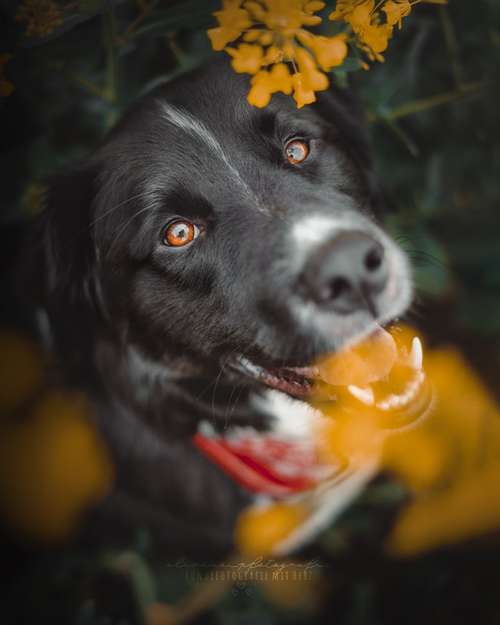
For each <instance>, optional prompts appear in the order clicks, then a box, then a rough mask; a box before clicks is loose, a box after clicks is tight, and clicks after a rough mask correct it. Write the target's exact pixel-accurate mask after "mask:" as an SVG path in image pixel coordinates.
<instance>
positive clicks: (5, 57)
mask: <svg viewBox="0 0 500 625" xmlns="http://www.w3.org/2000/svg"><path fill="white" fill-rule="evenodd" d="M11 58H12V55H11V54H0V97H4V98H5V97H7V96H9V95H10V94H11V93H12V92H13V91H14V85H13V84H12V83H11V82H10V80H7V78H5V74H4V67H5V65H6V64H7V63H8V62H9V61H10V59H11Z"/></svg>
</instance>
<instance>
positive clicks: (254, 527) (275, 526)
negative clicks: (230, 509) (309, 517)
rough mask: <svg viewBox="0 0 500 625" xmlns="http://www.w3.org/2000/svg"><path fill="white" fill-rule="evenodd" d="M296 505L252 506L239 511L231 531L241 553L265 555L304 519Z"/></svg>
mask: <svg viewBox="0 0 500 625" xmlns="http://www.w3.org/2000/svg"><path fill="white" fill-rule="evenodd" d="M304 516H305V512H304V511H303V510H302V508H301V507H300V506H299V505H296V504H295V505H294V504H286V503H275V504H270V505H267V506H265V507H261V506H252V507H250V508H247V509H246V510H244V511H243V512H242V514H241V515H240V517H239V519H238V523H237V526H236V530H235V541H236V544H237V546H238V547H239V549H240V551H241V553H242V554H243V555H245V556H249V557H257V556H268V555H271V554H272V553H273V550H274V547H275V546H276V545H277V544H278V543H279V542H280V541H281V540H283V539H285V538H286V537H287V536H288V535H289V534H290V533H291V532H292V531H293V530H294V529H296V528H297V527H298V526H299V525H300V524H301V523H302V521H303V520H304Z"/></svg>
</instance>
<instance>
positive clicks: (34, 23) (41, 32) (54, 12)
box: [16, 0, 63, 37]
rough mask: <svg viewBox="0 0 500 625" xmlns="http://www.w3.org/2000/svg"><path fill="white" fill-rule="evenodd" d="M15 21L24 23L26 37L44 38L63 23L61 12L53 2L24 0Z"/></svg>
mask: <svg viewBox="0 0 500 625" xmlns="http://www.w3.org/2000/svg"><path fill="white" fill-rule="evenodd" d="M16 21H18V22H26V35H27V36H28V37H46V36H47V35H50V33H51V32H53V31H54V30H55V29H56V28H58V27H59V26H60V25H61V24H62V23H63V12H62V9H61V8H60V7H59V6H58V5H57V3H56V2H54V1H53V0H24V1H23V2H22V4H21V5H20V7H19V10H18V11H17V14H16Z"/></svg>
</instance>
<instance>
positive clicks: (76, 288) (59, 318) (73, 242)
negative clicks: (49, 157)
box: [20, 165, 101, 362]
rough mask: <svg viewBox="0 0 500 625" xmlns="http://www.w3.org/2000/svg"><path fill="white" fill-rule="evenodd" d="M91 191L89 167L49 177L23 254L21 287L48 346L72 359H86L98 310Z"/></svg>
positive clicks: (94, 182) (93, 193)
mask: <svg viewBox="0 0 500 625" xmlns="http://www.w3.org/2000/svg"><path fill="white" fill-rule="evenodd" d="M96 193H97V176H96V170H95V168H93V167H91V166H87V165H86V166H82V167H80V168H78V169H74V170H72V171H70V172H66V173H63V174H60V175H58V176H55V177H53V178H52V179H50V180H49V181H48V184H47V191H46V194H45V198H44V208H43V211H42V213H41V214H40V215H39V216H38V218H37V219H36V221H35V223H34V224H33V226H32V229H31V232H30V236H29V238H28V244H27V245H26V247H25V248H24V251H23V253H22V261H21V262H22V269H21V271H22V273H21V281H22V283H21V284H20V287H21V289H22V290H23V291H24V295H28V299H29V301H30V304H31V306H30V308H31V309H32V310H33V309H35V310H36V311H37V314H38V316H39V317H40V316H42V317H43V318H44V319H45V320H46V321H45V325H46V329H45V331H46V332H47V333H49V334H50V341H51V342H52V343H53V347H55V348H56V351H58V352H59V353H61V354H62V355H67V356H68V358H70V359H71V361H72V362H73V361H75V359H77V360H78V361H80V360H81V359H82V358H85V355H86V350H88V348H89V341H90V337H91V336H92V334H93V332H92V330H94V329H95V324H96V323H97V322H98V318H99V316H100V313H99V311H100V309H101V305H100V298H99V293H100V290H99V286H98V280H97V257H96V255H97V252H96V246H95V243H94V238H93V227H92V226H93V220H94V217H93V215H94V210H93V207H94V200H95V196H96Z"/></svg>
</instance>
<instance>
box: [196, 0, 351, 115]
mask: <svg viewBox="0 0 500 625" xmlns="http://www.w3.org/2000/svg"><path fill="white" fill-rule="evenodd" d="M324 7H325V3H324V2H315V1H313V2H311V1H307V0H259V1H247V2H245V1H242V2H231V3H227V2H225V3H224V6H223V9H222V10H221V11H217V12H216V13H214V15H215V16H216V18H217V20H218V22H219V26H218V27H217V28H214V29H211V30H209V31H208V36H209V37H210V40H211V42H212V46H213V47H214V49H216V50H221V49H224V48H225V49H226V51H227V53H228V54H229V55H230V56H231V57H232V62H231V64H232V66H233V68H234V70H235V71H236V72H239V73H246V74H250V75H252V76H253V78H252V80H251V88H250V91H249V94H248V102H249V103H250V104H252V105H253V106H257V107H264V106H267V104H269V101H270V99H271V96H272V94H273V93H276V92H282V93H285V94H290V93H292V91H293V93H294V98H295V100H296V102H297V105H298V106H299V107H301V106H304V105H305V104H309V103H311V102H314V101H315V100H316V96H315V92H316V91H321V90H323V89H327V88H328V84H329V81H328V77H327V76H326V75H325V74H324V73H323V71H329V70H331V69H332V68H333V67H336V66H338V65H341V64H342V63H343V61H344V59H345V57H346V56H347V44H346V36H344V35H338V36H335V37H324V36H320V35H316V34H313V33H312V32H310V31H309V30H307V28H306V27H311V26H316V25H318V24H320V23H321V18H320V17H319V16H318V15H315V13H317V12H318V11H321V10H322V9H323V8H324ZM240 40H242V42H241V41H240ZM230 42H235V45H233V46H231V47H229V46H228V44H229V43H230ZM286 63H289V64H290V66H291V67H292V68H293V70H294V74H293V76H292V75H291V74H290V70H289V69H288V67H287V65H286ZM320 68H321V69H320ZM321 70H323V71H321Z"/></svg>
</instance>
